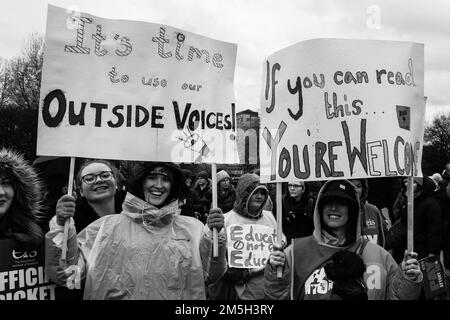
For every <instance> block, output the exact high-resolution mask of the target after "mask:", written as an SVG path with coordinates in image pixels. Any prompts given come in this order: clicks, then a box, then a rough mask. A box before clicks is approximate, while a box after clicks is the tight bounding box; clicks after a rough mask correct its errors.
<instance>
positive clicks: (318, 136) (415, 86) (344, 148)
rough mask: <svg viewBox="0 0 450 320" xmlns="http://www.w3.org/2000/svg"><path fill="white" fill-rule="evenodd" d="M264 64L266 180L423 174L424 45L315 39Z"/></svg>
mask: <svg viewBox="0 0 450 320" xmlns="http://www.w3.org/2000/svg"><path fill="white" fill-rule="evenodd" d="M263 67H264V72H263V86H262V90H261V131H260V162H261V178H262V181H263V182H284V181H289V180H295V179H300V180H311V181H314V180H330V179H343V178H355V179H356V178H370V177H390V176H407V175H411V173H412V172H411V171H412V168H413V167H414V169H415V170H414V175H416V176H417V175H419V176H420V175H421V174H422V173H421V168H420V162H421V158H422V145H423V131H424V116H425V101H424V92H423V82H424V80H423V72H424V61H423V45H422V44H417V43H409V42H395V41H373V40H338V39H316V40H309V41H304V42H300V43H297V44H295V45H293V46H290V47H288V48H286V49H283V50H280V51H278V52H276V53H274V54H273V55H271V56H270V57H269V58H268V59H267V60H266V61H264V65H263Z"/></svg>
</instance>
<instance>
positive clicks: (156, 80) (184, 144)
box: [37, 5, 238, 163]
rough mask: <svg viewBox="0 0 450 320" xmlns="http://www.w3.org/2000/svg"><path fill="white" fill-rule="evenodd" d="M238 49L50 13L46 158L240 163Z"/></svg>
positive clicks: (140, 25)
mask: <svg viewBox="0 0 450 320" xmlns="http://www.w3.org/2000/svg"><path fill="white" fill-rule="evenodd" d="M236 51H237V46H236V45H235V44H231V43H226V42H221V41H216V40H213V39H209V38H206V37H203V36H200V35H197V34H193V33H190V32H187V31H184V30H180V29H177V28H174V27H170V26H166V25H159V24H153V23H147V22H138V21H127V20H111V19H104V18H100V17H96V16H93V15H90V14H87V13H73V12H70V13H68V12H66V10H64V9H62V8H58V7H55V6H51V5H49V7H48V16H47V31H46V37H45V51H44V65H43V71H42V85H41V97H40V106H39V120H38V121H39V122H38V141H37V154H39V155H52V156H79V157H93V158H108V159H123V160H141V161H145V160H154V161H174V162H208V163H213V162H216V163H236V162H238V158H237V154H238V153H237V148H236V120H235V106H234V103H233V101H234V89H233V78H234V68H235V61H236Z"/></svg>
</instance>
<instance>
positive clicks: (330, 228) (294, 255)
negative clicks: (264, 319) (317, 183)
mask: <svg viewBox="0 0 450 320" xmlns="http://www.w3.org/2000/svg"><path fill="white" fill-rule="evenodd" d="M360 210H361V206H360V202H359V197H358V193H357V191H356V189H355V187H354V186H353V184H352V183H350V182H349V181H348V180H333V181H328V182H326V183H325V184H324V185H323V186H322V188H321V190H320V191H319V194H318V198H317V202H316V206H315V211H314V227H315V229H314V232H313V234H312V235H311V236H309V237H306V238H300V239H294V240H293V242H292V244H291V245H290V246H288V247H287V248H286V250H285V251H284V252H283V251H281V250H280V248H279V247H277V246H275V247H274V248H275V249H277V250H273V251H272V253H271V254H270V257H269V262H268V263H267V264H266V268H265V273H264V278H265V280H264V292H265V297H266V299H288V298H291V299H295V300H297V299H300V300H330V299H332V298H333V294H335V292H334V288H335V286H334V282H333V281H332V280H331V279H330V274H328V275H327V271H326V269H325V266H326V265H327V264H328V263H330V260H331V259H333V258H336V256H335V254H336V253H337V252H339V251H342V250H348V251H351V252H354V253H356V254H358V255H359V256H360V257H361V258H362V260H363V261H364V264H365V272H364V275H363V280H364V281H363V283H364V285H365V286H366V287H367V297H368V299H369V300H385V299H400V300H404V299H406V300H408V299H418V297H419V296H420V291H421V288H422V278H423V275H422V273H421V271H420V268H419V263H418V261H417V259H416V253H414V252H406V251H405V253H404V259H403V262H402V264H401V265H400V266H398V265H397V263H396V262H395V261H394V259H393V258H392V256H391V255H390V254H389V252H387V251H386V250H385V249H383V248H382V247H380V246H378V245H376V244H374V243H372V242H370V241H367V240H365V239H363V238H362V237H361V233H360V230H359V229H360V226H361V223H360V217H361V213H360ZM278 267H281V268H282V269H283V273H282V277H281V278H278V277H277V272H276V271H277V268H278ZM350 268H351V270H353V271H354V274H351V275H346V277H347V278H348V279H354V278H355V277H356V278H357V277H358V275H359V273H358V272H359V268H355V266H353V265H352V264H351V263H350V264H349V265H348V268H342V267H340V268H339V269H340V270H343V271H345V270H346V269H350ZM331 275H332V277H331V278H334V279H337V278H340V279H342V274H341V277H339V276H337V275H336V274H331ZM337 287H339V288H340V289H342V288H344V287H343V286H342V285H339V286H337V285H336V288H337ZM352 287H353V286H352ZM340 294H341V296H342V292H340Z"/></svg>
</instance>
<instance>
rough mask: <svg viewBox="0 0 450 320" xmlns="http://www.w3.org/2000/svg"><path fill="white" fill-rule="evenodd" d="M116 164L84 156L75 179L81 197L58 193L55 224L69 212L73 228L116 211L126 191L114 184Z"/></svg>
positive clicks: (81, 226)
mask: <svg viewBox="0 0 450 320" xmlns="http://www.w3.org/2000/svg"><path fill="white" fill-rule="evenodd" d="M117 176H118V171H117V168H116V167H115V166H114V165H113V164H112V163H110V162H109V161H106V160H100V159H98V160H92V159H90V160H85V161H84V162H83V163H82V164H81V166H80V169H79V170H78V176H77V183H78V186H79V188H80V194H81V198H79V199H77V200H76V201H75V198H74V197H72V196H71V195H64V196H62V197H61V198H60V199H59V200H58V203H57V205H56V217H57V223H58V224H59V225H64V221H65V220H66V219H67V218H68V217H69V216H72V215H73V213H74V215H73V219H74V222H75V228H76V230H77V231H81V230H83V229H84V228H86V227H87V226H88V225H89V224H91V223H92V222H94V221H95V220H97V219H98V218H100V217H103V216H105V215H108V214H115V213H120V212H121V211H122V203H123V201H124V199H125V195H126V192H125V191H123V190H120V189H118V188H117V182H116V181H117V180H116V179H117Z"/></svg>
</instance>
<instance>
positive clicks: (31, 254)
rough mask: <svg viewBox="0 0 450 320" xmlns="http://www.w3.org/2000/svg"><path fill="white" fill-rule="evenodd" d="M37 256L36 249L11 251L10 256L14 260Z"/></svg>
mask: <svg viewBox="0 0 450 320" xmlns="http://www.w3.org/2000/svg"><path fill="white" fill-rule="evenodd" d="M36 256H37V251H18V250H15V249H14V250H13V251H12V257H13V258H14V260H19V259H25V258H35V257H36Z"/></svg>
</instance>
